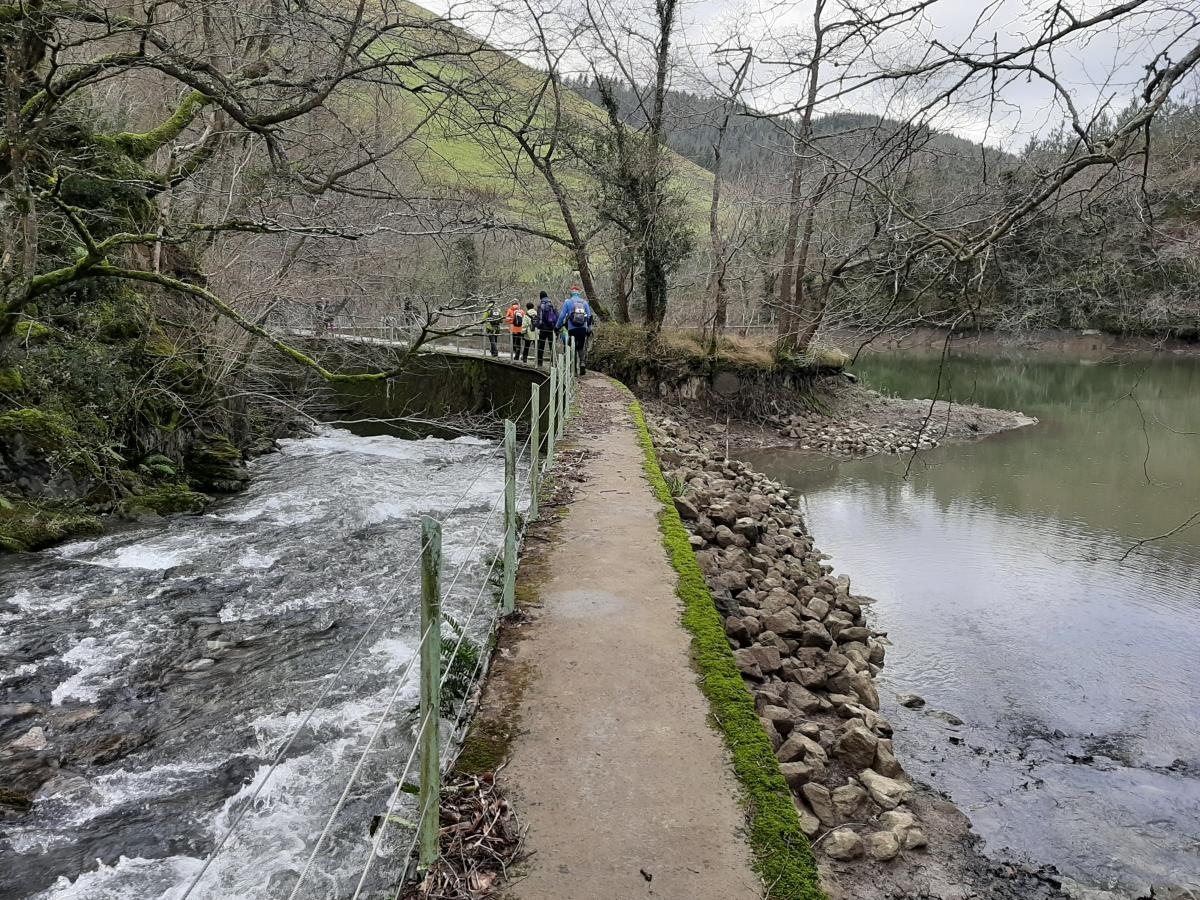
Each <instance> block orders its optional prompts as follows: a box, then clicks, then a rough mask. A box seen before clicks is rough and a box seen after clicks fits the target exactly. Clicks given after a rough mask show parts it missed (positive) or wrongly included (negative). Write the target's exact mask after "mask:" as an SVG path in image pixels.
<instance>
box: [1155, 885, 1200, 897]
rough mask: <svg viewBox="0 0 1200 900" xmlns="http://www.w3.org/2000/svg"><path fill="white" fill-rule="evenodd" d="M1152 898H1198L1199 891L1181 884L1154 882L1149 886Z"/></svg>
mask: <svg viewBox="0 0 1200 900" xmlns="http://www.w3.org/2000/svg"><path fill="white" fill-rule="evenodd" d="M1150 896H1151V897H1152V898H1153V900H1160V898H1161V900H1200V891H1193V890H1192V889H1191V888H1186V887H1184V886H1183V885H1181V884H1154V885H1151V886H1150Z"/></svg>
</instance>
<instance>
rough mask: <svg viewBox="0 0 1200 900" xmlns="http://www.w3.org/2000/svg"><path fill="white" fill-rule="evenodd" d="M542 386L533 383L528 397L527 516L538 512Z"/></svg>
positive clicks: (533, 516)
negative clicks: (530, 394)
mask: <svg viewBox="0 0 1200 900" xmlns="http://www.w3.org/2000/svg"><path fill="white" fill-rule="evenodd" d="M541 432H542V386H541V385H540V384H538V383H537V382H536V381H535V382H534V383H533V388H532V396H531V397H530V398H529V518H530V519H531V520H532V519H536V518H537V514H538V480H539V479H538V473H539V472H540V470H541V465H540V459H541V455H542V433H541Z"/></svg>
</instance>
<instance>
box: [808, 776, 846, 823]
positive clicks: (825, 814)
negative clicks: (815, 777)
mask: <svg viewBox="0 0 1200 900" xmlns="http://www.w3.org/2000/svg"><path fill="white" fill-rule="evenodd" d="M800 792H801V793H802V794H803V795H804V799H805V800H807V801H808V805H809V807H810V808H811V809H812V811H813V814H814V815H815V816H816V817H817V818H818V819H820V820H821V824H822V825H824V826H825V827H826V828H832V827H833V826H834V825H836V824H837V823H838V818H837V813H836V812H835V811H834V809H833V797H832V796H831V795H830V793H829V788H827V787H825V785H823V784H817V783H815V782H812V781H810V782H809V783H808V784H806V785H804V787H802V788H801V789H800Z"/></svg>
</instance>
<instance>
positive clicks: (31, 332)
mask: <svg viewBox="0 0 1200 900" xmlns="http://www.w3.org/2000/svg"><path fill="white" fill-rule="evenodd" d="M13 334H15V335H16V336H17V340H18V341H20V342H21V343H23V344H41V343H43V342H45V341H46V340H48V339H49V338H50V336H51V335H52V334H54V329H53V328H51V327H50V326H49V325H43V324H42V323H41V322H35V321H34V320H33V319H22V320H21V321H20V322H18V323H17V324H16V327H14V328H13Z"/></svg>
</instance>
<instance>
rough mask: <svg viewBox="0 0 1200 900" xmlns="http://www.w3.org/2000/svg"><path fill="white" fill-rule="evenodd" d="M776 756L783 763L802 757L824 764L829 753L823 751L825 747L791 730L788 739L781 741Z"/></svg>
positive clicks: (808, 760)
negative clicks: (781, 744) (781, 743)
mask: <svg viewBox="0 0 1200 900" xmlns="http://www.w3.org/2000/svg"><path fill="white" fill-rule="evenodd" d="M776 756H778V758H779V761H780V762H785V763H786V762H795V761H796V760H798V759H803V760H805V761H806V762H814V761H816V762H819V763H820V764H821V765H825V764H826V763H827V762H828V761H829V754H827V753H826V752H825V748H823V747H822V746H821V745H820V744H818V743H817V742H816V741H814V740H813V739H812V738H810V737H808V736H806V735H804V734H801V733H800V732H799V731H796V730H793V731H792V733H791V735H790V736H789V737H788V739H787V740H786V741H784V742H783V746H782V747H780V748H779V752H778V753H777V754H776Z"/></svg>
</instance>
